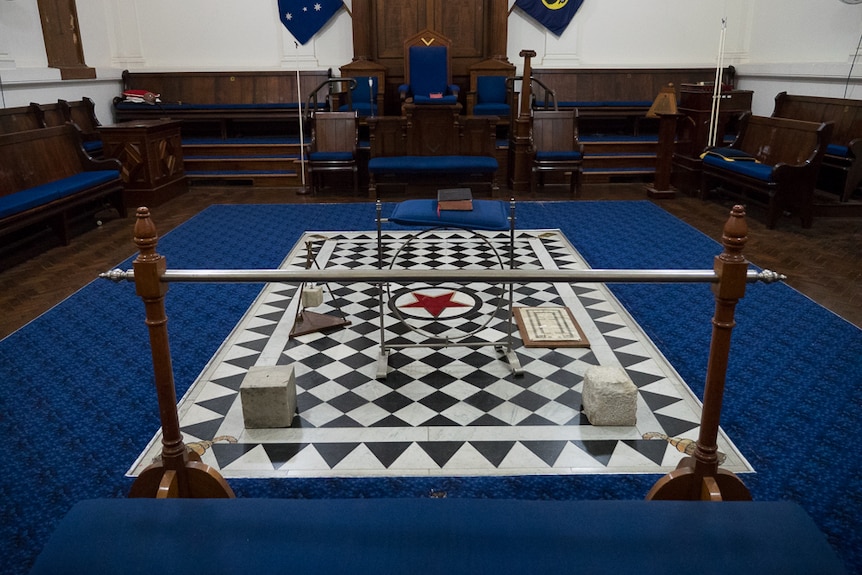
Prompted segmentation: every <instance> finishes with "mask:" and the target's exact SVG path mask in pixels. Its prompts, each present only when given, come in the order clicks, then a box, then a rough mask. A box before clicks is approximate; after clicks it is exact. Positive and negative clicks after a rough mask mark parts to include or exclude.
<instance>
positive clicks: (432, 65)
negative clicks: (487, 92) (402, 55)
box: [398, 44, 459, 104]
mask: <svg viewBox="0 0 862 575" xmlns="http://www.w3.org/2000/svg"><path fill="white" fill-rule="evenodd" d="M404 75H405V77H406V79H407V83H406V84H402V85H401V86H399V87H398V92H399V94H400V95H401V100H402V101H405V100H407V99H408V98H412V99H413V103H414V104H456V103H457V102H458V91H459V88H458V86H457V85H455V84H452V83H451V72H450V70H449V48H448V46H444V45H436V44H435V45H430V46H424V45H419V46H409V47H408V48H407V56H406V61H405V63H404Z"/></svg>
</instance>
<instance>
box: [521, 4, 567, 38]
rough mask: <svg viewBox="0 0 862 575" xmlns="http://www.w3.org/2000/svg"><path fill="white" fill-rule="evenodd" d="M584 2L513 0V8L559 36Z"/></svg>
mask: <svg viewBox="0 0 862 575" xmlns="http://www.w3.org/2000/svg"><path fill="white" fill-rule="evenodd" d="M583 2H584V0H515V6H517V7H518V8H520V9H521V10H523V11H524V12H526V13H527V14H529V15H530V16H531V17H532V18H533V19H535V20H536V22H538V23H539V24H541V25H542V26H544V27H545V28H547V29H548V30H550V31H551V32H553V33H554V34H555V35H557V36H560V35H561V34H562V33H563V32H565V31H566V27H568V25H569V22H571V21H572V18H574V17H575V12H577V11H578V8H580V7H581V4H583Z"/></svg>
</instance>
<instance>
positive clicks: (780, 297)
mask: <svg viewBox="0 0 862 575" xmlns="http://www.w3.org/2000/svg"><path fill="white" fill-rule="evenodd" d="M158 216H159V214H158V211H157V210H156V212H155V213H154V221H155V223H156V225H157V226H158ZM373 226H374V206H373V205H372V204H354V205H265V206H256V205H245V206H212V207H210V208H208V209H206V210H204V211H203V212H201V213H200V214H198V215H197V216H195V217H194V218H192V219H191V220H190V221H189V222H187V223H186V224H183V225H182V226H180V227H179V228H177V229H176V230H174V231H172V232H171V233H169V234H167V235H166V236H165V237H164V238H163V239H162V241H161V242H160V244H159V252H160V253H162V254H164V255H165V256H167V259H168V265H169V267H171V268H274V267H277V266H278V265H279V263H280V262H281V261H282V259H283V258H284V256H285V254H286V253H287V252H288V251H289V250H290V248H291V247H292V246H293V245H294V243H295V242H296V240H297V238H298V237H299V235H300V233H301V232H302V231H304V230H306V229H310V230H321V231H329V230H332V231H337V230H366V229H372V228H373ZM518 227H520V228H540V227H542V228H559V229H561V230H562V231H563V232H564V233H565V234H566V235H567V236H568V237H569V238H570V240H571V241H572V243H573V244H574V245H575V246H576V247H577V249H578V250H579V251H580V253H581V254H582V255H583V256H584V257H585V258H586V259H587V261H588V262H589V264H590V265H591V266H592V267H594V268H686V269H688V268H696V269H710V268H711V267H712V259H713V257H714V256H715V255H716V254H718V253H719V252H720V251H721V247H720V245H719V244H718V243H717V242H716V241H715V240H713V239H711V238H708V237H706V236H704V235H703V234H701V233H700V232H698V231H696V230H694V229H692V228H691V227H689V226H688V225H686V224H684V223H682V222H680V221H679V220H677V219H676V218H674V217H673V216H670V215H668V214H667V213H666V212H664V211H663V210H661V209H660V208H658V207H656V206H654V205H653V204H651V203H649V202H646V201H644V202H555V203H541V202H528V203H522V204H519V206H518ZM120 267H124V268H125V267H130V262H124V263H122V264H121V265H120ZM777 271H781V270H777ZM261 287H262V286H261V285H259V284H253V285H246V284H221V285H208V284H171V287H170V290H169V292H168V297H167V311H168V317H169V318H170V320H169V329H170V337H171V345H172V349H173V360H174V372H175V377H176V382H177V393H178V395H182V394H183V393H184V392H185V391H186V389H187V388H188V386H189V385H190V384H191V383H192V382H193V381H194V380H195V379H196V377H197V376H198V374H199V373H200V371H201V370H202V369H203V367H204V366H205V364H206V362H207V361H208V360H209V359H210V357H211V356H212V355H213V354H214V353H215V352H216V350H217V348H218V346H219V345H220V344H221V342H222V341H223V340H224V339H225V338H226V337H227V335H228V334H229V333H230V331H231V329H232V328H233V326H234V325H235V324H236V322H237V321H238V320H239V319H240V318H241V317H242V315H243V313H244V312H245V311H246V309H247V308H248V306H249V305H250V303H251V302H252V300H253V299H254V298H255V296H256V295H257V294H258V293H259V291H260V289H261ZM612 289H613V291H614V293H615V294H616V296H617V297H618V298H619V299H620V301H621V302H622V303H623V304H624V305H625V306H626V307H627V308H628V309H629V311H630V312H631V314H632V315H633V316H634V318H635V319H636V320H637V321H638V322H639V324H640V325H641V326H642V327H643V329H644V330H645V331H646V332H647V334H648V335H649V336H650V337H651V338H652V339H653V341H654V342H655V343H656V345H657V346H658V347H659V348H660V349H661V351H662V352H663V353H664V355H665V356H666V357H667V359H668V360H669V361H670V362H671V363H672V364H673V366H674V367H675V368H676V370H677V371H678V372H679V373H680V375H681V376H682V377H683V379H685V380H686V381H688V382H690V383H692V384H693V387H694V388H695V392H696V393H698V395H700V394H701V393H702V391H703V390H702V383H699V382H702V381H703V379H704V374H705V370H706V358H707V352H708V348H707V346H708V341H709V336H710V329H711V326H710V318H711V317H712V312H713V299H712V294H711V292H710V290H709V287H708V286H706V285H701V284H696V285H668V284H665V285H645V284H643V285H642V284H632V285H616V286H613V287H612ZM147 342H148V339H147V333H146V329H145V326H144V324H143V306H142V304H141V302H140V300H139V299H138V298H137V297H136V296H135V294H134V288H133V287H132V286H131V285H130V284H123V285H119V286H118V285H114V284H112V283H110V282H107V281H102V280H99V281H94V282H93V283H91V284H89V285H88V286H86V287H85V288H83V289H82V290H80V291H79V292H78V293H76V294H74V295H73V296H72V297H70V298H69V299H67V300H66V301H64V302H63V303H62V304H60V305H58V306H57V307H55V308H54V309H52V310H51V311H50V312H48V313H46V314H45V315H43V316H41V317H40V318H38V319H36V320H35V321H33V322H32V323H31V324H29V325H28V326H26V327H25V328H23V329H21V330H19V331H18V332H16V333H14V334H12V335H10V336H9V337H7V338H6V339H4V340H2V341H0V386H2V392H0V402H2V404H0V405H2V407H0V432H2V433H3V435H4V437H6V441H5V442H3V446H2V452H0V454H2V458H3V462H4V473H3V474H2V477H0V511H2V516H3V517H4V521H3V525H2V527H0V533H2V536H0V557H2V559H0V565H2V571H3V572H4V573H19V572H26V571H27V570H28V568H29V566H30V564H31V563H32V561H33V560H34V558H35V556H36V554H37V553H38V551H39V550H40V549H41V547H42V545H43V544H44V542H45V541H46V539H47V537H48V536H49V535H50V533H51V532H52V530H53V528H54V526H55V525H56V522H57V521H58V520H59V519H60V518H61V517H62V516H63V515H64V514H65V513H66V512H67V511H68V510H69V509H70V508H71V506H72V505H73V504H74V503H75V502H77V501H79V500H82V499H90V498H99V497H124V496H125V494H126V493H127V491H128V489H129V486H130V484H131V480H129V479H127V478H125V477H124V476H123V472H124V470H125V469H127V468H128V465H129V462H130V461H132V460H133V459H134V458H135V457H136V456H137V454H138V453H140V452H141V450H142V449H143V447H144V446H145V445H146V443H147V441H148V440H149V439H150V437H152V433H153V430H154V429H156V428H157V427H158V424H159V423H158V414H157V410H156V404H155V394H154V391H153V387H152V367H151V365H150V358H149V348H148V343H147ZM860 349H862V331H860V330H859V329H857V328H855V327H854V326H853V325H851V324H849V323H847V322H845V321H844V320H842V319H841V318H839V317H837V316H835V315H834V314H832V313H831V312H829V311H827V310H825V309H823V308H822V307H820V306H819V305H817V304H815V303H814V302H812V301H810V300H809V299H807V298H806V297H804V296H802V295H801V294H799V293H798V292H796V291H794V290H792V289H790V288H788V287H786V286H784V285H769V286H767V285H759V284H758V285H755V286H751V287H750V288H749V290H748V293H747V294H746V297H745V298H744V299H743V300H742V302H741V303H740V305H739V306H738V307H737V328H736V330H735V331H734V335H733V345H732V349H731V362H730V369H729V372H728V378H727V381H728V383H727V389H726V393H725V399H724V411H723V415H722V425H723V427H724V428H725V430H726V431H727V432H728V435H729V436H730V437H732V438H733V440H734V442H735V443H736V445H737V446H738V447H739V448H740V450H741V451H742V453H744V454H745V456H746V457H747V458H748V460H749V461H750V463H751V464H752V465H753V467H754V468H755V469H756V470H757V473H755V474H746V475H745V478H744V479H745V481H746V484H747V485H748V487H749V488H750V490H751V492H752V494H753V496H754V498H755V499H757V500H760V501H770V500H792V501H796V502H798V503H800V504H801V505H802V506H803V507H804V508H805V509H806V510H807V511H808V513H809V514H811V516H812V517H813V518H814V520H815V521H816V522H817V524H818V525H819V527H820V528H821V529H822V530H823V531H824V532H825V533H826V535H827V537H828V539H829V541H830V542H831V543H832V544H833V545H834V546H835V548H836V549H837V550H838V552H839V554H840V555H841V557H842V558H843V559H844V560H845V561H846V562H847V564H848V566H849V567H850V568H851V569H852V570H854V571H862V525H860V520H859V517H862V479H860V477H862V465H860V463H859V459H858V458H856V457H854V456H853V455H852V451H850V449H849V447H851V446H853V445H854V441H853V438H854V437H856V436H857V435H858V430H857V425H856V424H857V421H858V418H859V417H858V412H859V409H860V407H862V386H860V383H862V361H860V359H859V356H858V350H860ZM657 479H658V477H657V476H650V475H618V476H565V477H560V476H544V477H543V476H539V477H536V476H531V477H493V478H487V477H486V478H458V477H450V478H442V479H441V478H386V479H349V478H333V479H290V480H284V479H272V480H252V479H247V480H233V481H231V486H232V487H233V489H234V491H235V492H236V493H237V495H238V496H239V497H293V498H336V497H382V496H387V497H393V496H395V497H426V496H428V495H429V494H430V493H432V492H443V491H445V492H446V493H447V495H448V497H477V498H522V499H641V498H643V497H644V495H645V494H646V493H647V491H648V490H649V488H650V487H651V486H652V484H653V483H654V482H655V481H656V480H657Z"/></svg>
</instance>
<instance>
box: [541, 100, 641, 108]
mask: <svg viewBox="0 0 862 575" xmlns="http://www.w3.org/2000/svg"><path fill="white" fill-rule="evenodd" d="M557 105H558V106H559V107H560V108H649V107H650V106H652V101H651V100H619V101H616V100H596V101H576V100H570V101H562V102H557Z"/></svg>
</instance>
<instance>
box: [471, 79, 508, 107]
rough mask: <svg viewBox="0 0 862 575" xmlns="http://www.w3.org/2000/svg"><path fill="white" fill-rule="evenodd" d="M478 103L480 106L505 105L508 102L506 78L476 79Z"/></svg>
mask: <svg viewBox="0 0 862 575" xmlns="http://www.w3.org/2000/svg"><path fill="white" fill-rule="evenodd" d="M476 102H477V103H479V104H504V103H505V102H506V77H505V76H478V77H477V78H476Z"/></svg>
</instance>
